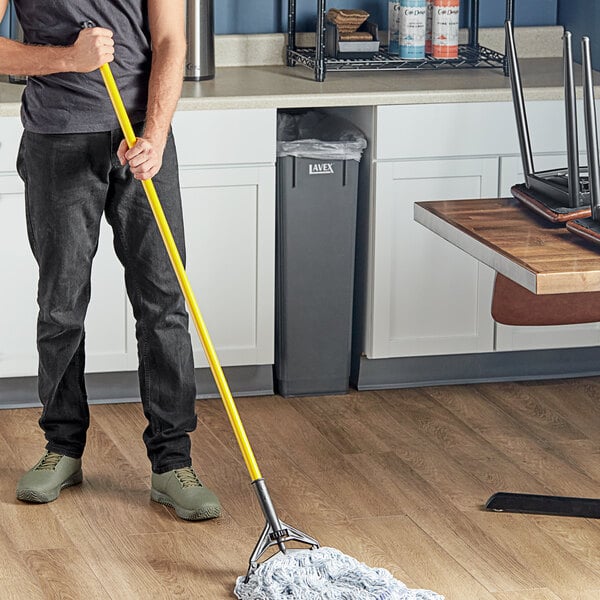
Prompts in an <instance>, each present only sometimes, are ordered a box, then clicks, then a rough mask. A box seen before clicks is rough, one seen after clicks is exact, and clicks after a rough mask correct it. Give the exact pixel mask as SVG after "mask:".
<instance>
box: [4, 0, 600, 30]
mask: <svg viewBox="0 0 600 600" xmlns="http://www.w3.org/2000/svg"><path fill="white" fill-rule="evenodd" d="M557 3H560V5H561V7H562V6H563V5H564V6H565V8H566V7H569V8H566V11H567V12H574V11H576V10H577V6H580V7H583V5H584V4H595V3H594V2H592V1H591V0H515V5H516V8H515V13H516V14H515V22H516V24H517V25H556V14H557ZM327 6H328V7H336V8H362V9H364V10H366V11H368V12H369V13H370V14H371V20H372V21H375V22H376V23H378V24H379V26H380V28H382V29H384V28H387V6H388V3H387V0H328V2H327ZM479 6H480V19H479V24H480V26H481V27H498V26H501V25H502V23H503V22H504V16H505V3H504V1H503V0H480V2H479ZM316 8H317V0H297V3H296V13H297V16H296V18H297V30H298V31H312V30H313V29H314V28H315V12H316ZM594 10H597V9H596V8H594ZM461 11H462V17H461V19H462V25H463V26H466V24H467V22H468V21H467V16H468V13H469V1H468V0H462V4H461ZM581 12H583V10H581ZM584 22H585V21H584ZM588 22H589V21H588ZM596 23H598V20H596ZM599 27H600V26H599ZM286 30H287V1H286V0H215V31H216V32H217V33H273V32H279V31H286ZM0 35H7V19H4V23H2V24H0Z"/></svg>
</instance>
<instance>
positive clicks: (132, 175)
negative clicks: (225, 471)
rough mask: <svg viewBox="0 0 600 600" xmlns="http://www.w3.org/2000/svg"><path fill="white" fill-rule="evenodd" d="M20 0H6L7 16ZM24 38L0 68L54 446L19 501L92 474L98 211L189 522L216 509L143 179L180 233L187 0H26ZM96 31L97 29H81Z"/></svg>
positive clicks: (158, 493)
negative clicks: (14, 81) (89, 392)
mask: <svg viewBox="0 0 600 600" xmlns="http://www.w3.org/2000/svg"><path fill="white" fill-rule="evenodd" d="M7 4H8V0H0V19H1V18H2V16H3V15H4V14H5V12H6V8H7ZM14 4H15V9H16V12H17V16H18V18H19V21H20V23H21V26H22V28H23V31H24V39H25V43H20V42H16V41H13V40H8V39H5V38H0V72H1V73H10V74H13V75H27V76H29V77H28V82H27V86H26V88H25V91H24V93H23V102H22V110H21V116H22V120H23V125H24V129H25V131H24V134H23V138H22V140H21V147H20V150H19V156H18V159H17V169H18V171H19V174H20V176H21V177H22V179H23V181H24V182H25V199H26V213H27V230H28V236H29V241H30V245H31V248H32V251H33V254H34V256H35V259H36V261H37V263H38V266H39V281H38V304H39V317H38V334H37V337H38V351H39V374H38V386H39V394H40V399H41V402H42V405H43V410H42V415H41V418H40V421H39V422H40V426H41V428H42V430H43V431H44V434H45V437H46V440H47V444H46V453H45V454H44V455H43V457H42V458H41V459H40V461H39V462H38V463H37V464H36V465H35V466H34V467H33V468H32V469H31V470H30V471H28V472H27V473H25V475H24V476H23V477H22V478H21V480H20V481H19V484H18V486H17V498H19V499H20V500H24V501H30V502H51V501H53V500H55V499H56V498H57V497H58V495H59V493H60V491H61V489H62V488H64V487H67V486H70V485H75V484H77V483H80V482H81V480H82V471H81V456H82V454H83V451H84V447H85V441H86V431H87V428H88V425H89V411H88V405H87V399H86V391H85V385H84V380H83V372H84V360H85V352H84V338H85V334H84V317H85V312H86V309H87V305H88V302H89V297H90V270H91V265H92V259H93V256H94V254H95V251H96V248H97V244H98V235H99V227H100V221H101V218H102V216H103V214H104V215H106V219H107V220H108V222H109V223H110V225H111V227H112V229H113V235H114V247H115V251H116V254H117V256H118V257H119V260H120V261H121V262H122V264H123V266H124V269H125V282H126V286H127V293H128V295H129V299H130V301H131V303H132V306H133V311H134V315H135V318H136V336H137V341H138V356H139V382H140V392H141V397H142V405H143V410H144V414H145V415H146V418H147V420H148V426H147V428H146V429H145V431H144V434H143V439H144V442H145V444H146V448H147V452H148V457H149V459H150V461H151V464H152V489H151V498H152V500H154V501H155V502H160V503H162V504H166V505H168V506H172V507H173V508H174V509H175V512H176V514H177V515H178V516H179V517H181V518H184V519H189V520H200V519H208V518H213V517H217V516H219V514H220V506H219V501H218V499H217V498H216V496H215V495H214V494H213V492H211V491H210V490H209V489H208V488H206V487H204V486H203V485H202V483H201V481H200V479H199V478H198V477H197V475H196V473H195V472H194V470H193V468H192V465H191V458H190V438H189V432H191V431H193V430H194V429H195V426H196V414H195V385H194V372H193V362H192V349H191V341H190V337H189V334H188V317H187V313H186V310H185V303H184V300H183V297H182V294H181V292H180V290H179V287H178V284H177V280H176V277H175V274H174V273H173V270H172V268H171V265H170V262H169V260H168V257H167V253H166V251H165V249H164V247H163V244H162V241H161V238H160V234H159V232H158V229H157V227H156V224H155V223H154V220H153V217H152V213H151V211H150V208H149V206H148V204H147V201H146V198H145V195H144V192H143V189H142V185H141V183H140V182H139V181H136V180H142V179H147V178H150V177H152V178H154V183H155V185H156V188H157V190H158V193H159V196H160V198H161V200H162V202H163V209H164V211H165V214H166V216H167V219H168V221H169V223H170V226H171V229H172V231H173V235H174V238H175V240H176V243H177V246H178V249H179V251H180V253H181V255H182V258H183V259H184V233H183V218H182V210H181V198H180V192H179V181H178V174H177V157H176V152H175V146H174V141H173V137H172V134H171V130H170V123H171V119H172V117H173V113H174V111H175V107H176V104H177V100H178V98H179V95H180V92H181V85H182V73H183V64H184V57H185V33H184V21H185V14H184V2H183V0H123V1H121V2H108V1H106V0H95V1H94V0H81V1H78V2H69V1H67V0H55V1H53V2H42V3H40V2H36V1H35V0H14ZM85 22H88V23H91V24H93V25H95V26H94V27H91V28H85V29H84V28H82V25H83V23H85ZM107 62H110V63H112V67H111V68H112V69H113V72H114V75H115V79H116V80H117V83H118V85H119V87H120V89H121V93H122V96H123V100H124V103H125V106H126V107H127V109H128V112H129V115H130V118H131V120H132V123H133V124H134V130H135V132H136V136H137V142H136V144H135V146H134V147H133V148H132V149H130V150H129V149H128V148H127V145H126V143H125V141H124V140H123V136H122V134H121V131H120V129H119V126H118V122H117V119H116V117H115V115H114V112H113V109H112V106H111V104H110V100H109V98H108V95H107V93H106V90H105V88H104V85H103V82H102V78H101V75H100V73H99V72H98V68H99V67H100V66H101V65H103V64H104V63H107Z"/></svg>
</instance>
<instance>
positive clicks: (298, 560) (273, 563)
mask: <svg viewBox="0 0 600 600" xmlns="http://www.w3.org/2000/svg"><path fill="white" fill-rule="evenodd" d="M234 593H235V595H236V596H237V597H238V598H239V600H280V599H287V600H444V597H443V596H440V595H439V594H436V593H435V592H430V591H429V590H414V589H409V588H407V587H406V586H405V585H404V584H403V583H402V582H401V581H398V580H397V579H394V577H392V574H391V573H390V572H389V571H388V570H386V569H374V568H371V567H368V566H367V565H365V564H364V563H361V562H358V561H357V560H356V559H354V558H351V557H350V556H346V555H345V554H343V553H342V552H340V551H339V550H336V549H335V548H317V549H315V550H298V551H289V552H287V553H286V554H283V553H279V554H276V555H274V556H273V557H272V558H270V559H269V560H267V561H265V562H263V563H261V564H260V565H259V566H258V568H257V569H256V571H255V572H254V573H253V574H252V575H251V577H250V579H249V581H248V583H244V577H238V580H237V583H236V586H235V590H234Z"/></svg>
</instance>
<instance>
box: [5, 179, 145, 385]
mask: <svg viewBox="0 0 600 600" xmlns="http://www.w3.org/2000/svg"><path fill="white" fill-rule="evenodd" d="M102 229H103V231H102V236H101V244H100V246H99V248H98V253H97V255H96V258H95V261H94V267H93V273H92V300H91V302H90V306H89V310H88V316H87V319H86V370H87V371H88V372H94V371H123V370H126V369H127V368H135V344H133V345H132V332H131V331H130V330H128V328H127V327H126V322H127V318H126V315H127V308H126V295H125V287H124V284H123V274H122V269H121V266H120V264H119V262H118V261H117V259H116V257H115V256H114V254H113V252H112V242H111V240H112V236H111V233H110V230H109V227H108V225H106V223H103V227H102ZM0 240H2V252H1V253H0V272H2V274H3V280H4V285H3V289H4V294H3V295H2V300H1V307H2V309H1V310H0V340H1V342H0V377H25V376H31V375H37V348H36V322H37V313H38V307H37V301H36V297H37V265H36V264H35V260H34V258H33V255H32V254H31V250H30V248H29V242H28V239H27V228H26V220H25V198H24V193H23V183H22V182H21V180H20V179H19V177H18V176H17V175H16V174H15V173H4V174H3V173H0ZM132 352H133V354H132ZM132 364H133V365H134V366H133V367H132V366H131V365H132Z"/></svg>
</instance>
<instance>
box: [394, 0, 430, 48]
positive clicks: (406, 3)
mask: <svg viewBox="0 0 600 600" xmlns="http://www.w3.org/2000/svg"><path fill="white" fill-rule="evenodd" d="M389 25H390V33H389V36H390V37H389V48H388V50H389V52H390V54H399V55H400V58H406V59H422V58H425V35H426V31H427V0H399V1H398V2H390V3H389Z"/></svg>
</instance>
